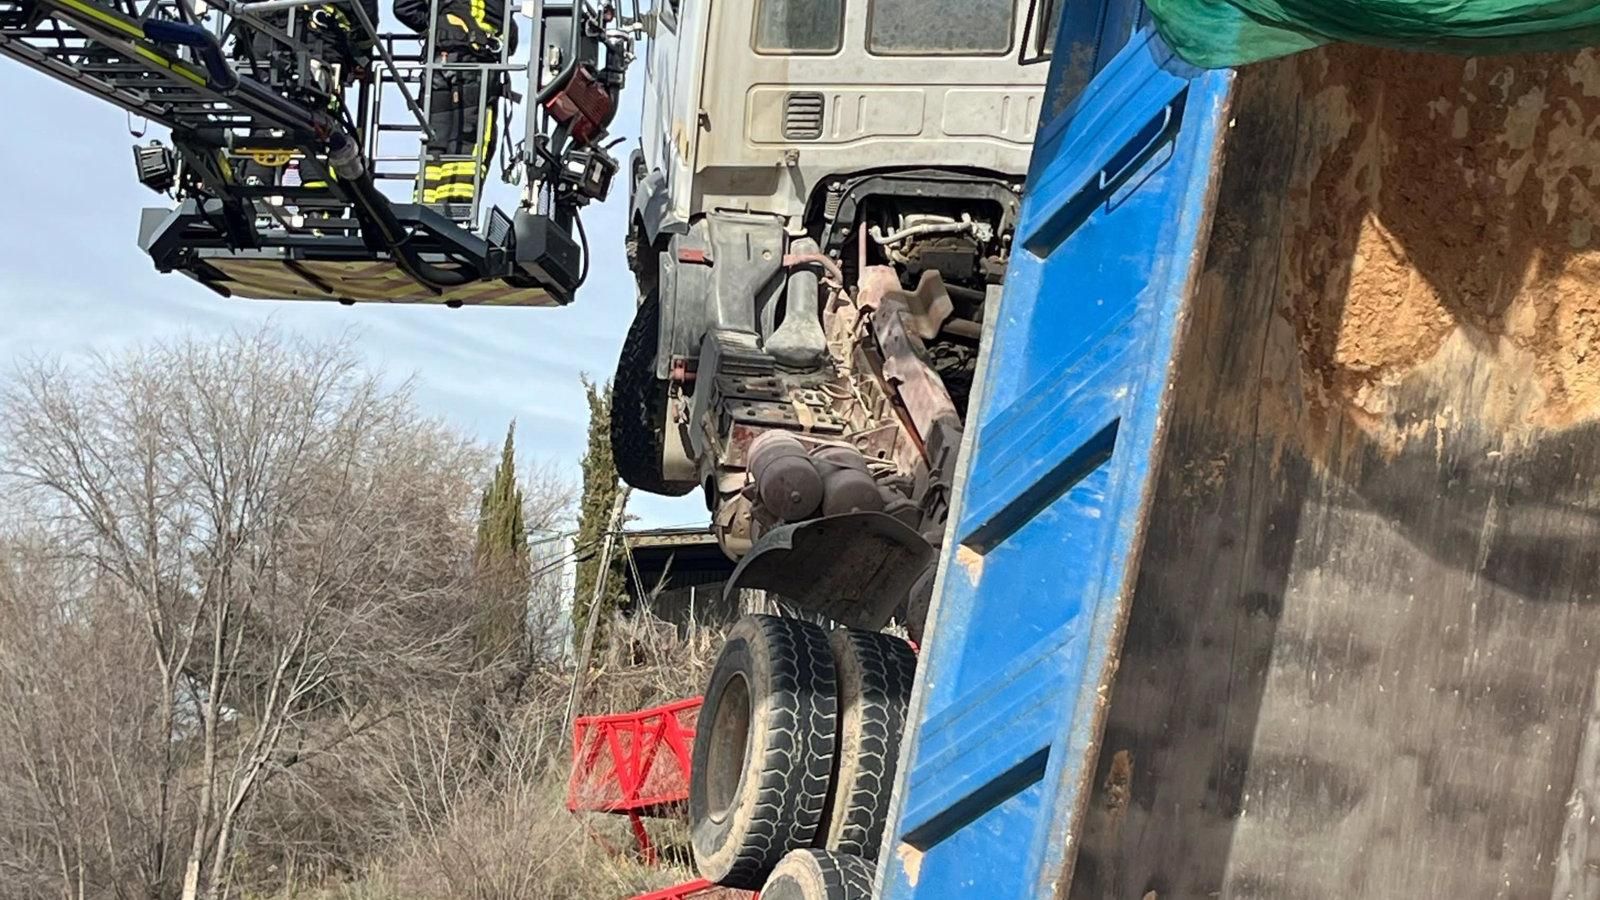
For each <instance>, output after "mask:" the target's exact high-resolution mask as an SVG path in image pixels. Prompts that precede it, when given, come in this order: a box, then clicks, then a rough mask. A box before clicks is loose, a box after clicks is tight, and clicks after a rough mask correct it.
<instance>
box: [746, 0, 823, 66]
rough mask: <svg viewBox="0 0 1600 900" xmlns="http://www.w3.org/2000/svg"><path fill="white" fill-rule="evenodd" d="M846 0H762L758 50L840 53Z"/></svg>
mask: <svg viewBox="0 0 1600 900" xmlns="http://www.w3.org/2000/svg"><path fill="white" fill-rule="evenodd" d="M843 41H844V0H758V6H757V7H756V34H755V47H756V52H757V53H837V52H838V51H839V48H840V46H841V45H842V44H843Z"/></svg>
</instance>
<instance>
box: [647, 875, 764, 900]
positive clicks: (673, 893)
mask: <svg viewBox="0 0 1600 900" xmlns="http://www.w3.org/2000/svg"><path fill="white" fill-rule="evenodd" d="M719 890H720V891H722V892H723V893H724V894H726V893H727V889H726V888H718V887H717V886H716V885H714V884H712V883H711V882H709V881H706V880H704V879H702V880H700V881H691V882H689V883H688V884H680V885H678V886H677V887H669V888H662V889H661V890H659V891H651V892H650V893H648V894H639V895H638V896H635V897H633V898H631V900H695V898H699V897H705V896H707V895H709V894H711V893H712V892H714V891H719ZM740 896H750V895H748V894H741V895H740Z"/></svg>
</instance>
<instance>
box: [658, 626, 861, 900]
mask: <svg viewBox="0 0 1600 900" xmlns="http://www.w3.org/2000/svg"><path fill="white" fill-rule="evenodd" d="M837 691H838V685H837V680H836V676H835V670H834V664H833V653H832V651H831V650H830V649H829V646H828V636H827V634H826V633H825V632H823V630H822V629H820V628H818V627H817V626H815V625H811V624H809V623H806V622H802V621H799V620H798V619H785V618H779V617H776V616H746V617H745V618H743V619H741V620H740V621H739V623H738V624H737V625H735V626H734V627H733V630H732V631H731V632H729V634H728V639H727V642H726V643H724V644H723V646H722V652H721V654H720V655H719V656H718V657H717V664H716V667H715V668H714V669H713V670H712V672H711V683H710V685H709V686H708V687H707V688H706V695H705V703H704V705H703V706H702V707H701V708H700V720H699V722H700V724H699V726H698V729H697V733H696V734H695V739H694V756H693V761H692V763H691V766H690V770H689V771H690V775H689V828H690V845H691V847H692V849H693V851H694V860H695V865H696V867H697V868H698V869H699V870H700V875H701V876H702V877H703V878H705V879H707V880H708V881H713V882H715V883H717V884H722V885H726V886H728V887H737V888H745V889H748V890H756V889H759V888H760V887H761V885H762V882H763V881H765V880H766V877H767V875H768V873H770V872H771V871H772V870H773V868H774V867H776V866H777V865H778V863H779V862H780V861H781V860H782V859H783V857H784V854H786V853H788V852H789V851H790V850H795V849H799V848H803V847H809V846H811V845H812V843H813V842H814V841H815V840H816V838H817V834H818V831H819V830H820V828H821V825H822V815H823V808H824V806H825V805H826V803H827V797H828V781H829V778H830V777H831V776H832V774H833V752H834V740H835V734H834V732H835V728H836V726H837V708H838V697H837Z"/></svg>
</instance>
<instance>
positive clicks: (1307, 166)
mask: <svg viewBox="0 0 1600 900" xmlns="http://www.w3.org/2000/svg"><path fill="white" fill-rule="evenodd" d="M1294 64H1295V65H1297V66H1298V69H1299V74H1300V78H1301V81H1302V84H1303V91H1304V93H1303V97H1304V98H1305V99H1304V100H1303V101H1302V103H1301V107H1300V109H1299V110H1297V111H1296V112H1297V114H1298V115H1299V116H1301V118H1302V122H1303V127H1301V128H1300V130H1299V138H1298V140H1299V146H1298V147H1297V159H1296V164H1295V167H1294V168H1295V176H1294V178H1293V180H1292V183H1291V187H1290V191H1289V193H1288V196H1287V204H1288V209H1287V210H1286V213H1287V216H1286V228H1287V229H1288V231H1289V234H1288V235H1287V237H1288V238H1289V239H1288V240H1286V241H1284V242H1283V244H1282V246H1283V247H1284V256H1283V258H1282V260H1281V261H1280V264H1281V266H1282V267H1283V274H1284V276H1285V277H1284V278H1283V281H1282V284H1284V285H1285V286H1286V295H1285V296H1284V297H1283V298H1282V306H1281V308H1280V313H1281V314H1282V315H1283V317H1284V319H1285V320H1286V322H1287V324H1288V325H1289V326H1290V327H1292V329H1293V331H1294V334H1295V340H1296V344H1297V346H1298V350H1299V355H1300V381H1301V387H1302V391H1303V394H1304V397H1303V400H1304V402H1305V411H1306V412H1308V413H1310V414H1311V415H1312V416H1313V417H1314V418H1322V419H1324V420H1328V421H1332V420H1334V419H1342V420H1344V421H1346V422H1350V421H1353V422H1355V423H1357V424H1358V425H1360V426H1361V427H1362V428H1363V429H1364V430H1367V431H1369V433H1370V434H1371V436H1372V437H1374V438H1377V439H1378V442H1379V443H1380V444H1388V445H1390V446H1394V445H1395V443H1396V442H1397V441H1401V442H1403V441H1404V440H1406V439H1407V437H1408V436H1407V435H1404V434H1396V433H1393V432H1394V429H1395V428H1397V427H1399V428H1401V429H1402V430H1404V428H1405V426H1406V423H1405V422H1404V421H1403V420H1397V419H1396V417H1395V413H1396V412H1397V411H1398V410H1397V406H1398V405H1400V404H1399V400H1398V399H1397V398H1398V397H1399V391H1400V390H1401V389H1402V387H1407V386H1408V385H1409V387H1407V389H1408V390H1410V389H1414V386H1415V384H1416V383H1417V381H1418V380H1419V379H1420V380H1429V379H1436V378H1437V379H1446V380H1452V381H1455V382H1461V381H1462V380H1463V379H1470V380H1471V381H1472V382H1473V383H1472V384H1470V385H1466V384H1461V383H1455V384H1451V385H1448V386H1446V388H1445V393H1447V394H1450V395H1455V396H1458V397H1460V398H1462V399H1463V400H1467V399H1468V398H1470V401H1471V403H1472V404H1473V405H1474V406H1475V408H1474V409H1472V410H1464V411H1462V415H1464V416H1465V417H1467V418H1471V419H1478V420H1480V421H1482V422H1484V423H1485V424H1489V425H1492V426H1493V427H1495V428H1497V429H1503V430H1513V431H1514V430H1518V429H1527V430H1540V429H1548V428H1561V427H1566V426H1570V425H1574V424H1577V423H1580V422H1584V421H1589V420H1594V419H1600V54H1597V53H1596V52H1594V51H1583V52H1579V53H1575V54H1560V55H1549V56H1520V57H1499V58H1486V59H1463V58H1453V57H1434V56H1419V55H1407V54H1399V53H1393V52H1385V51H1375V50H1367V49H1360V48H1349V47H1341V48H1335V49H1332V50H1327V51H1322V52H1318V53H1314V54H1307V55H1305V56H1303V57H1302V58H1301V59H1300V60H1298V61H1297V62H1296V63H1294ZM1224 216H1225V213H1224ZM1446 415H1447V416H1448V411H1447V412H1446ZM1413 424H1415V423H1413ZM1444 424H1446V423H1428V424H1427V426H1425V427H1424V430H1426V429H1427V428H1432V427H1437V426H1442V425H1444ZM1441 430H1442V429H1441Z"/></svg>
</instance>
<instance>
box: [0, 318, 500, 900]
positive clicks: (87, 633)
mask: <svg viewBox="0 0 1600 900" xmlns="http://www.w3.org/2000/svg"><path fill="white" fill-rule="evenodd" d="M482 462H483V454H482V449H481V448H480V447H479V446H477V445H476V444H474V443H472V442H470V441H467V440H465V439H463V438H461V437H460V436H458V435H456V434H455V433H453V432H452V431H451V430H450V429H448V428H446V427H444V426H443V425H441V424H440V423H437V422H434V421H429V420H426V419H424V418H422V417H421V416H420V415H419V414H418V413H417V411H416V409H415V408H414V406H413V404H412V403H411V400H410V398H409V395H408V393H407V391H406V390H405V389H404V388H401V389H390V388H386V387H385V386H384V384H383V381H382V379H381V378H379V377H378V376H375V375H372V374H369V373H364V372H362V371H361V370H360V368H359V367H358V365H357V363H356V361H355V358H354V356H353V354H352V353H351V351H350V348H349V347H348V346H347V345H346V344H344V343H331V344H328V343H321V344H319V343H310V342H304V341H297V340H292V339H289V338H285V337H283V336H281V335H279V334H277V333H274V332H271V331H265V332H261V333H257V334H253V335H246V336H240V337H237V338H235V339H232V340H229V341H226V342H224V343H222V344H220V345H216V346H208V345H202V344H199V343H196V342H193V341H181V342H177V343H171V344H162V345H156V346H153V347H148V348H145V349H141V350H139V351H136V352H134V353H132V354H130V355H127V356H124V357H119V358H114V359H100V360H97V361H96V362H95V363H94V365H93V366H92V367H90V369H89V370H88V371H87V372H78V371H74V370H70V369H67V368H64V367H62V366H60V365H56V364H49V363H31V364H28V365H25V366H24V367H22V368H21V369H20V370H19V371H18V372H17V373H16V376H15V378H14V379H13V380H12V382H11V384H10V386H9V387H8V388H7V389H6V390H5V391H4V392H3V395H0V477H3V478H4V480H5V484H4V488H5V489H6V490H7V491H9V492H15V495H16V496H19V497H21V498H22V499H24V500H26V501H27V502H29V503H30V504H31V505H32V508H33V511H34V516H33V518H34V519H35V521H36V523H37V525H38V530H39V532H40V533H42V534H44V535H47V538H44V539H33V540H32V543H31V544H28V545H27V546H26V547H24V549H23V550H19V551H15V552H13V553H12V554H11V557H12V558H11V560H10V561H9V563H8V565H7V566H6V567H5V568H3V569H0V571H6V572H9V574H8V575H7V576H6V577H5V578H3V579H0V614H3V615H5V616H6V617H8V622H7V623H5V624H11V623H15V624H17V625H18V627H17V628H16V629H12V628H9V627H7V628H4V629H3V630H4V632H6V634H7V636H6V637H4V638H0V640H3V641H6V642H7V643H5V644H3V645H0V678H3V679H4V684H3V685H0V704H4V707H3V708H0V716H3V717H4V718H3V719H0V721H5V722H7V726H8V728H9V729H11V730H13V731H14V732H15V736H14V739H13V743H15V744H17V746H16V747H15V748H14V749H15V751H16V752H17V753H18V754H20V759H21V760H22V763H23V765H22V766H21V769H22V771H21V774H20V775H8V776H7V778H6V780H5V781H0V788H3V789H5V790H8V791H15V792H16V795H15V796H17V797H20V798H24V799H26V800H27V804H26V809H28V810H30V811H31V812H27V813H15V814H13V815H11V816H10V817H3V816H0V837H4V838H5V839H6V840H7V841H8V843H9V844H10V847H11V848H17V847H21V848H22V852H20V853H18V852H15V851H13V852H11V853H8V854H7V856H8V857H16V858H17V859H26V858H28V857H30V856H31V857H32V858H33V859H34V860H35V861H36V860H37V859H39V858H48V859H53V860H54V861H55V863H54V866H53V868H54V869H55V872H54V873H53V874H41V871H40V869H39V867H38V866H36V865H32V864H31V863H28V862H25V861H24V862H18V861H16V860H15V859H8V861H7V862H5V863H0V865H11V866H13V867H14V868H26V869H28V877H29V878H31V879H34V881H35V883H36V885H37V887H36V888H29V895H30V896H32V895H37V896H57V897H79V898H83V897H90V896H118V897H124V896H126V897H133V896H142V897H146V898H152V900H154V898H164V897H168V896H173V895H174V893H175V894H176V895H177V896H180V897H182V898H183V900H195V898H210V897H220V896H226V894H227V893H228V886H229V884H230V883H231V881H232V879H233V878H234V867H235V866H236V865H237V864H238V860H239V854H238V853H237V852H236V846H235V845H236V841H238V840H239V830H240V827H241V824H242V823H244V822H245V821H246V820H247V811H248V810H249V808H250V806H251V803H252V801H253V800H254V799H255V798H256V797H258V796H259V795H260V793H261V792H262V791H263V789H264V786H266V785H268V784H269V783H271V782H272V781H273V780H274V779H285V778H288V779H293V778H294V777H295V776H294V771H295V769H296V767H298V766H303V765H306V764H307V763H308V762H313V761H318V760H322V759H325V758H327V757H328V756H329V755H330V754H336V753H337V752H338V751H339V749H340V748H341V747H342V746H344V745H345V744H347V743H348V742H350V741H353V740H356V739H358V738H359V737H360V736H361V735H363V734H365V733H367V732H368V731H370V730H373V729H375V728H378V727H380V726H381V725H382V724H383V723H384V722H385V721H386V720H388V719H389V718H391V717H392V716H393V714H394V706H393V704H391V703H388V702H385V701H386V696H387V693H388V690H389V686H391V685H400V684H423V683H429V682H430V681H432V682H439V683H440V685H441V690H444V691H446V692H448V690H449V682H450V681H451V679H452V678H458V677H459V676H460V673H461V672H463V671H466V670H467V667H468V665H469V663H467V662H465V660H466V659H467V657H470V650H469V649H468V648H467V647H466V646H465V642H464V641H462V639H461V625H462V619H463V618H464V617H462V616H460V615H459V612H460V610H461V608H462V606H461V604H462V603H463V599H464V598H465V597H467V596H468V592H469V590H470V580H471V579H470V572H469V569H470V561H469V559H468V557H469V555H470V547H471V543H472V541H471V530H472V510H473V506H474V503H475V500H476V493H477V484H478V481H477V476H478V473H479V472H481V470H482ZM13 661H15V662H13ZM33 666H40V667H42V668H31V667H33ZM24 667H30V668H29V670H27V671H24ZM75 680H81V681H82V682H84V685H83V686H82V688H83V689H82V690H59V689H55V687H54V684H59V683H62V682H72V681H75ZM45 681H51V682H53V684H50V685H42V684H41V683H40V682H45ZM52 704H54V706H52ZM107 711H111V712H114V713H115V714H116V715H113V716H112V717H111V719H112V720H111V721H101V722H92V723H87V724H90V725H92V726H93V727H88V728H84V729H82V730H81V731H80V730H79V726H80V725H84V724H86V723H85V720H84V717H85V716H93V715H99V714H101V713H104V712H107ZM123 719H125V720H126V721H122V720H123ZM5 749H6V750H11V749H13V748H11V747H6V748H5ZM11 799H13V796H12V795H11V794H7V795H5V796H0V808H5V809H11V810H15V809H18V808H19V807H16V806H10V805H8V801H10V800H11ZM23 819H26V821H23ZM0 877H3V876H0ZM174 884H176V885H177V886H178V887H177V890H176V891H174V890H173V885H174Z"/></svg>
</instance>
